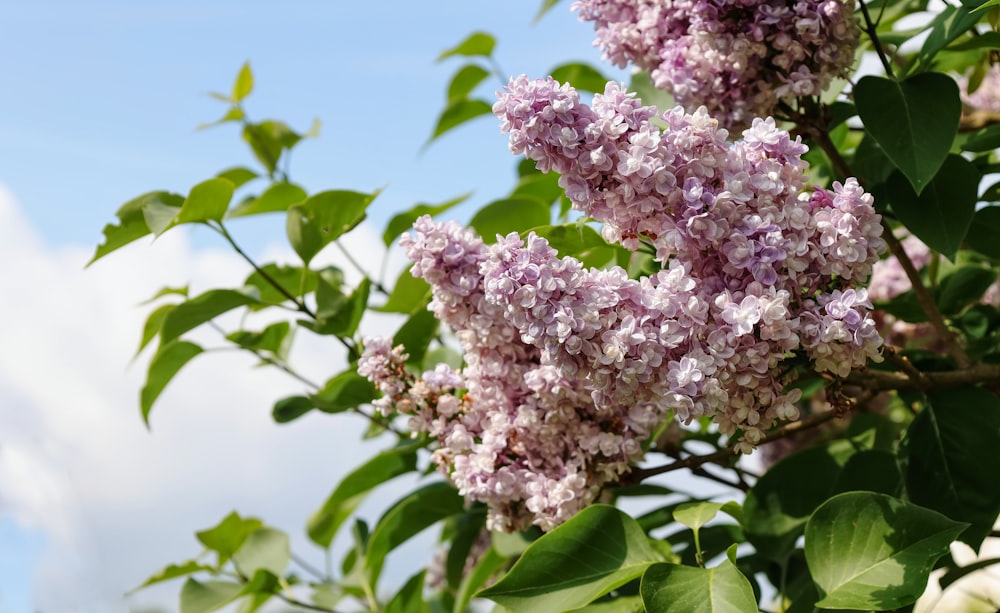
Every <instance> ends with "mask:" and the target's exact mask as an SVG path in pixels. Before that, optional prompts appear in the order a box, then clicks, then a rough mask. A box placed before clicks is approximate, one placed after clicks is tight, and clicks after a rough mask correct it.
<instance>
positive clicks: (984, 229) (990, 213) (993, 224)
mask: <svg viewBox="0 0 1000 613" xmlns="http://www.w3.org/2000/svg"><path fill="white" fill-rule="evenodd" d="M998 236H1000V206H985V207H983V208H981V209H979V210H978V211H976V214H975V215H974V216H973V218H972V223H971V224H970V225H969V233H968V234H967V235H966V240H967V241H968V242H969V246H970V247H972V248H973V249H975V250H976V251H978V252H979V253H982V254H983V255H987V256H989V257H991V258H993V259H995V260H1000V241H998V240H997V237H998Z"/></svg>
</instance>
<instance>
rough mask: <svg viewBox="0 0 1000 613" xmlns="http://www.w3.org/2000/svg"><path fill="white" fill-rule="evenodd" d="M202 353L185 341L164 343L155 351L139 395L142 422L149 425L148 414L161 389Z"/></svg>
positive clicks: (197, 347)
mask: <svg viewBox="0 0 1000 613" xmlns="http://www.w3.org/2000/svg"><path fill="white" fill-rule="evenodd" d="M201 352H202V348H201V347H199V346H198V345H195V344H194V343H189V342H187V341H179V340H173V341H170V342H167V343H164V344H162V345H161V346H160V348H159V349H158V350H157V352H156V355H154V356H153V359H152V361H150V363H149V370H148V372H147V373H146V384H145V385H143V387H142V392H141V393H140V395H139V406H140V408H141V410H142V420H143V421H144V422H146V425H147V426H148V425H149V412H150V411H151V410H152V409H153V403H155V402H156V399H157V398H159V397H160V394H161V393H162V392H163V388H165V387H166V386H167V384H168V383H170V380H171V379H173V378H174V376H175V375H176V374H177V373H178V372H180V370H181V368H183V367H184V365H185V364H187V363H188V362H190V361H191V359H192V358H194V357H195V356H196V355H198V354H199V353H201Z"/></svg>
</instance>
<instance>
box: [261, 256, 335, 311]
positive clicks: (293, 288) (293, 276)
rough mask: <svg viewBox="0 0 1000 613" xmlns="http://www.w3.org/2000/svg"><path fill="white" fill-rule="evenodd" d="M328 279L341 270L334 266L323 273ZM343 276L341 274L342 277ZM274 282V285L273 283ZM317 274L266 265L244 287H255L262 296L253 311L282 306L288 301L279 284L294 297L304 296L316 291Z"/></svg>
mask: <svg viewBox="0 0 1000 613" xmlns="http://www.w3.org/2000/svg"><path fill="white" fill-rule="evenodd" d="M322 272H323V273H324V276H325V277H326V278H328V279H329V278H332V276H335V275H336V273H338V272H339V270H338V269H337V268H335V267H333V266H330V267H327V268H325V269H323V271H322ZM342 276H343V274H341V277H342ZM272 281H273V283H272ZM316 282H317V281H316V273H315V272H314V271H312V270H309V269H306V268H302V267H300V266H285V265H278V264H265V265H263V266H261V267H260V270H255V271H254V272H253V273H252V274H251V275H250V276H249V277H247V279H246V281H244V282H243V285H245V286H247V287H255V288H257V291H258V293H259V295H260V304H249V305H247V306H248V307H250V309H251V310H256V309H261V308H266V307H267V306H268V305H269V304H281V303H283V302H285V301H287V300H288V298H287V297H286V296H285V294H283V293H282V292H281V291H280V290H278V288H276V287H275V286H274V284H275V283H277V284H278V285H279V286H281V287H282V288H284V289H285V291H287V292H288V293H289V294H291V295H292V296H297V297H298V296H302V295H303V294H307V293H309V292H311V291H313V290H315V289H316Z"/></svg>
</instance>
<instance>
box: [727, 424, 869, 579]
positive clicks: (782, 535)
mask: <svg viewBox="0 0 1000 613" xmlns="http://www.w3.org/2000/svg"><path fill="white" fill-rule="evenodd" d="M862 447H863V443H860V442H858V441H851V440H849V439H848V440H842V441H837V442H835V443H831V444H829V445H826V446H823V447H813V448H810V449H805V450H803V451H800V452H798V453H795V454H792V455H790V456H788V457H787V458H785V459H783V460H781V461H780V462H778V463H777V464H775V465H774V466H772V467H771V469H770V470H768V471H767V472H766V473H764V475H763V476H762V477H761V478H760V479H759V480H758V481H757V483H755V484H754V486H753V487H752V488H750V491H749V492H747V497H746V501H745V502H744V503H743V529H744V530H745V531H746V535H747V540H749V541H750V543H751V544H753V546H754V548H756V549H757V552H758V553H759V554H760V555H761V556H762V557H764V558H766V559H768V560H774V561H778V562H780V561H782V560H784V559H785V558H786V557H787V556H788V554H789V553H790V552H791V551H792V550H793V549H795V542H796V541H797V540H798V538H799V536H800V535H801V534H802V531H803V529H804V528H805V524H806V521H807V520H808V519H809V516H810V515H811V514H812V512H813V511H814V510H815V509H816V507H818V506H819V505H820V504H822V503H823V501H825V500H826V499H827V498H829V497H830V494H831V493H832V492H833V486H834V484H835V483H836V480H837V477H838V476H839V475H840V472H841V470H842V469H843V467H844V465H845V464H846V463H847V461H848V458H850V457H851V456H852V455H853V454H854V453H856V452H857V451H858V450H859V449H860V448H862ZM789 483H794V484H795V487H788V484H789Z"/></svg>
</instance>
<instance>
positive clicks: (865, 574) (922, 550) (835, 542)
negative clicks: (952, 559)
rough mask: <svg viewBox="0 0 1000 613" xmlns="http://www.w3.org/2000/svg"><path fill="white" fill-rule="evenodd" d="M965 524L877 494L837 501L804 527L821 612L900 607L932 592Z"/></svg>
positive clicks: (848, 495) (850, 495)
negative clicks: (937, 569)
mask: <svg viewBox="0 0 1000 613" xmlns="http://www.w3.org/2000/svg"><path fill="white" fill-rule="evenodd" d="M965 526H966V524H960V523H957V522H953V521H951V520H950V519H948V518H947V517H945V516H944V515H941V514H940V513H937V512H935V511H931V510H929V509H925V508H923V507H919V506H917V505H914V504H910V503H907V502H903V501H902V500H899V499H897V498H893V497H891V496H886V495H884V494H876V493H874V492H848V493H845V494H840V495H838V496H834V497H833V498H831V499H830V500H828V501H827V502H825V503H824V504H823V505H821V506H820V507H819V508H818V509H816V512H815V513H813V515H812V517H811V518H810V519H809V522H808V524H806V533H805V536H806V541H805V543H806V544H805V551H806V561H807V562H808V564H809V571H810V572H811V573H812V576H813V579H814V580H815V582H816V586H817V588H818V589H819V595H820V598H821V600H820V601H819V602H817V603H816V606H817V607H820V608H827V609H862V610H871V609H876V610H879V611H885V610H888V609H896V608H899V607H902V606H905V605H908V604H910V603H912V602H914V601H915V600H916V599H917V598H918V597H919V596H920V594H922V593H923V591H924V589H925V588H926V587H927V577H928V576H929V575H930V572H931V569H932V568H933V566H934V562H936V561H937V559H938V558H940V557H941V556H943V555H944V554H946V553H947V552H948V545H949V544H950V543H951V542H952V540H954V538H955V537H956V536H958V534H959V533H960V532H961V531H962V530H963V529H964V528H965Z"/></svg>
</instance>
